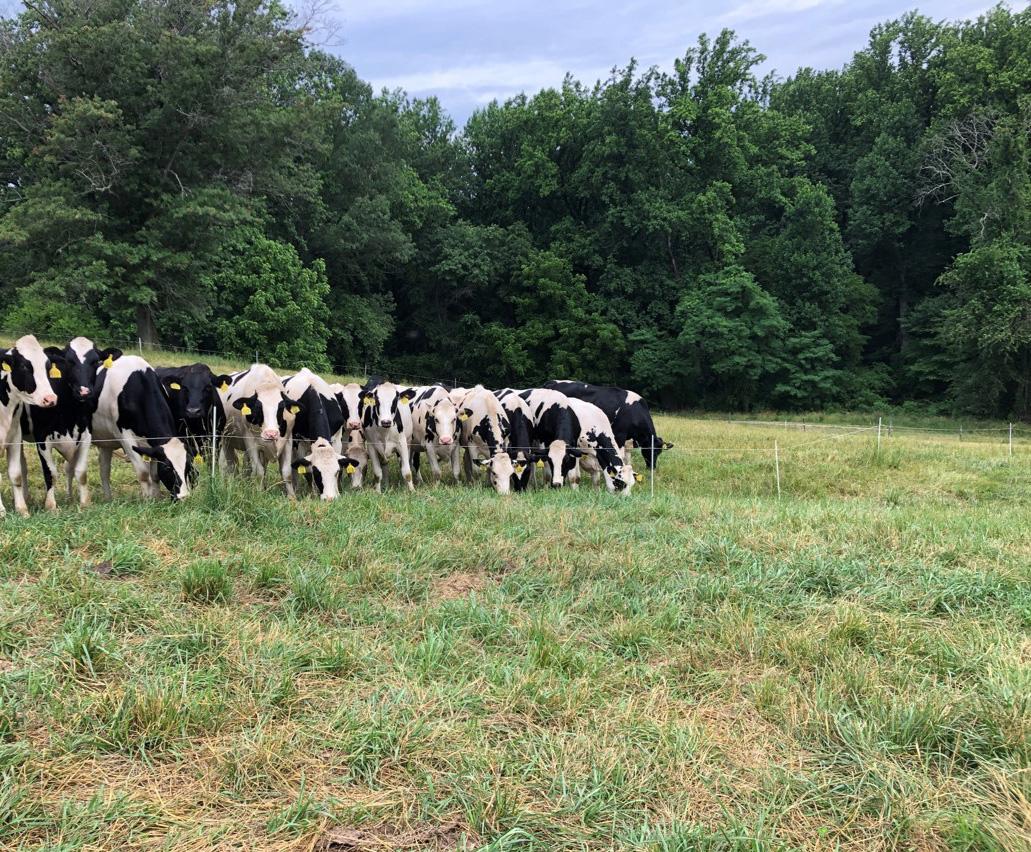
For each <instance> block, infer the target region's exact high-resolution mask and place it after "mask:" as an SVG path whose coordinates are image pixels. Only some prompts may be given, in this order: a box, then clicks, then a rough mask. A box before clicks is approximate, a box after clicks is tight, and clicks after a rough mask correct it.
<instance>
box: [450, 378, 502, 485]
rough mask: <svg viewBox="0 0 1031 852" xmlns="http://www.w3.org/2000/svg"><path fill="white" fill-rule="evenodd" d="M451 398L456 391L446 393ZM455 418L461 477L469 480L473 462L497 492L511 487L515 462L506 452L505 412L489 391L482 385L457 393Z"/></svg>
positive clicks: (454, 395) (470, 479)
mask: <svg viewBox="0 0 1031 852" xmlns="http://www.w3.org/2000/svg"><path fill="white" fill-rule="evenodd" d="M450 396H451V399H452V401H455V399H456V392H455V391H451V393H450ZM457 399H458V402H457V405H458V419H459V421H460V422H461V424H462V446H463V447H465V459H464V461H465V478H466V481H467V482H472V481H473V465H474V464H477V465H479V466H480V467H483V468H486V469H487V472H488V474H489V476H490V484H491V486H492V487H493V488H494V490H495V491H497V492H498V494H508V493H509V492H510V491H511V490H512V476H513V475H514V474H515V465H514V464H513V462H512V457H511V456H510V455H509V454H508V435H509V422H508V413H507V412H506V411H505V409H504V408H503V407H502V405H501V402H500V401H499V400H498V398H497V397H496V396H494V393H493V392H492V391H489V390H487V389H486V388H485V387H484V386H483V385H476V386H475V387H472V388H468V389H467V390H466V391H465V392H464V393H461V394H457Z"/></svg>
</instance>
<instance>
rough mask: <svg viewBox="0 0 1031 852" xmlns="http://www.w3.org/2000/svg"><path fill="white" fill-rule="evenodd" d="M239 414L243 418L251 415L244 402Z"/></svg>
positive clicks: (249, 408)
mask: <svg viewBox="0 0 1031 852" xmlns="http://www.w3.org/2000/svg"><path fill="white" fill-rule="evenodd" d="M240 413H241V414H242V415H243V416H244V417H249V416H250V413H251V407H250V406H249V405H248V404H247V403H246V402H245V403H244V404H243V405H241V406H240Z"/></svg>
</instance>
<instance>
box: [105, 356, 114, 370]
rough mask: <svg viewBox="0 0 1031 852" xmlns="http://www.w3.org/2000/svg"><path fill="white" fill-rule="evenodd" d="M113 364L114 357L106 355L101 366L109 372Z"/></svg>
mask: <svg viewBox="0 0 1031 852" xmlns="http://www.w3.org/2000/svg"><path fill="white" fill-rule="evenodd" d="M114 362H115V359H114V356H113V355H108V356H107V357H106V358H105V359H104V364H103V366H104V367H106V368H107V369H108V370H110V369H111V365H112V364H114Z"/></svg>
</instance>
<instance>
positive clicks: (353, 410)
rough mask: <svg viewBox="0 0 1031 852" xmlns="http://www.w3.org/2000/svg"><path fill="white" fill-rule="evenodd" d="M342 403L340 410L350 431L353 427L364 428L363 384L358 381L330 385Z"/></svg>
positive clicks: (345, 426) (338, 401)
mask: <svg viewBox="0 0 1031 852" xmlns="http://www.w3.org/2000/svg"><path fill="white" fill-rule="evenodd" d="M329 388H330V390H332V391H333V395H334V396H335V397H336V400H337V403H338V404H339V405H340V412H341V413H342V414H343V415H344V428H345V429H347V431H348V432H350V431H351V430H352V429H361V428H362V386H361V385H360V384H358V383H357V382H351V383H350V384H346V385H341V384H335V385H330V386H329Z"/></svg>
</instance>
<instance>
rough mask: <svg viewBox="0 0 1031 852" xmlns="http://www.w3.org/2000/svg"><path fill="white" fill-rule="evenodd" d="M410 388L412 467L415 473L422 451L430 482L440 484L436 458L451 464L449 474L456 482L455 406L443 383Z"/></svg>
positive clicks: (457, 447)
mask: <svg viewBox="0 0 1031 852" xmlns="http://www.w3.org/2000/svg"><path fill="white" fill-rule="evenodd" d="M413 390H415V391H416V392H417V394H416V397H415V401H414V402H413V403H412V445H411V452H412V466H413V467H414V468H415V471H416V473H418V471H419V454H420V453H426V458H427V460H428V462H429V465H430V470H431V471H433V482H434V484H439V483H440V476H441V472H440V460H444V461H446V462H448V463H449V464H450V465H451V474H452V475H453V476H454V478H455V481H456V482H457V481H458V475H459V464H460V459H459V455H460V452H461V447H460V445H459V438H458V432H459V428H458V427H459V421H458V409H457V408H455V404H454V403H453V402H452V401H451V397H450V396H449V395H448V392H447V390H446V389H445V388H444V387H443V385H430V386H429V387H425V388H413Z"/></svg>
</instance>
